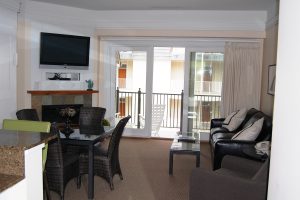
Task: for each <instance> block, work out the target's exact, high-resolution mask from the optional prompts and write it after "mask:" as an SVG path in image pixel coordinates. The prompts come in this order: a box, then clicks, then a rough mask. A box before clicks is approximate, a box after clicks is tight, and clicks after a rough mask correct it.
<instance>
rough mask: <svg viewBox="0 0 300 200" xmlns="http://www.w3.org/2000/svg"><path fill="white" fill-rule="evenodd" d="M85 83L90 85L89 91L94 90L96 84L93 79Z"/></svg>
mask: <svg viewBox="0 0 300 200" xmlns="http://www.w3.org/2000/svg"><path fill="white" fill-rule="evenodd" d="M85 82H86V83H87V84H88V89H87V90H93V86H94V82H93V80H92V79H89V80H85Z"/></svg>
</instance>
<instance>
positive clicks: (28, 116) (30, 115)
mask: <svg viewBox="0 0 300 200" xmlns="http://www.w3.org/2000/svg"><path fill="white" fill-rule="evenodd" d="M16 115H17V118H18V119H19V120H31V121H40V119H39V116H38V114H37V111H36V109H22V110H19V111H17V112H16Z"/></svg>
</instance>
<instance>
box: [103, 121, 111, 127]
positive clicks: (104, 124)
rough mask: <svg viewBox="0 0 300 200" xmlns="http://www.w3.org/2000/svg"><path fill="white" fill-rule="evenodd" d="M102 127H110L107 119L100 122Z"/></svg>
mask: <svg viewBox="0 0 300 200" xmlns="http://www.w3.org/2000/svg"><path fill="white" fill-rule="evenodd" d="M102 125H103V126H110V122H109V121H108V120H107V119H103V120H102Z"/></svg>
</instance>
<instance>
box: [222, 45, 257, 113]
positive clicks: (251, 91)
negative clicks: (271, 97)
mask: <svg viewBox="0 0 300 200" xmlns="http://www.w3.org/2000/svg"><path fill="white" fill-rule="evenodd" d="M261 71H262V42H226V44H225V55H224V73H223V86H222V106H221V115H222V116H227V115H228V114H230V113H231V112H233V111H235V110H237V109H241V108H248V109H250V108H256V109H259V107H260V92H261V73H262V72H261Z"/></svg>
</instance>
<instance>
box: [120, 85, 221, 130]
mask: <svg viewBox="0 0 300 200" xmlns="http://www.w3.org/2000/svg"><path fill="white" fill-rule="evenodd" d="M182 99H183V92H181V93H152V104H164V105H166V110H165V116H164V119H163V122H162V124H161V130H160V132H163V131H167V132H170V130H172V129H178V130H179V128H180V126H181V122H182V109H183V107H182V106H183V101H182ZM145 100H146V93H144V92H142V91H141V90H139V91H135V92H134V91H123V90H119V89H117V90H116V110H117V113H119V117H124V116H127V115H131V116H132V118H131V121H130V125H131V127H133V128H141V126H140V121H139V120H140V119H139V117H138V116H139V114H141V115H145ZM190 101H192V103H193V107H194V109H193V117H192V118H190V119H191V120H192V124H193V125H192V129H193V130H201V131H205V130H209V127H210V120H211V118H218V117H220V102H221V96H220V95H195V96H194V97H193V98H191V99H190ZM190 103H191V102H190ZM189 123H190V121H189ZM173 132H174V131H173ZM159 135H161V134H159Z"/></svg>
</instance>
